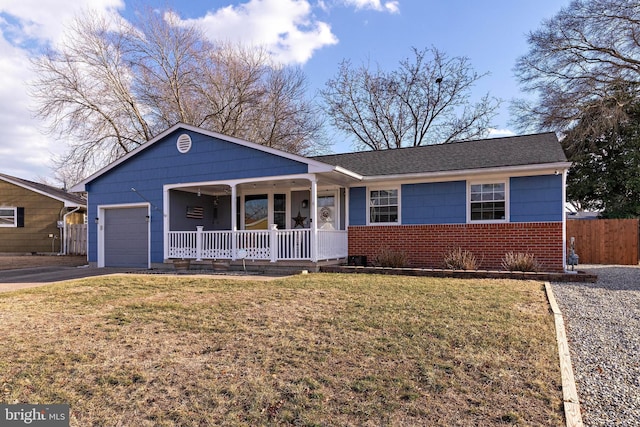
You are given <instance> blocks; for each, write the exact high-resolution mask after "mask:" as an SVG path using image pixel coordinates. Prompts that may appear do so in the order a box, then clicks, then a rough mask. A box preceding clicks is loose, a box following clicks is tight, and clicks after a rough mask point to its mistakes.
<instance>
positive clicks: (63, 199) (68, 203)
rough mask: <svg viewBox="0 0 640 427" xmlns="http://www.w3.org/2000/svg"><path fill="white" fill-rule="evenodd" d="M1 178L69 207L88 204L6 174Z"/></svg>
mask: <svg viewBox="0 0 640 427" xmlns="http://www.w3.org/2000/svg"><path fill="white" fill-rule="evenodd" d="M0 179H2V180H3V181H5V182H8V183H10V184H13V185H17V186H18V187H21V188H24V189H25V190H29V191H33V192H34V193H38V194H40V195H43V196H46V197H49V198H50V199H54V200H57V201H59V202H62V203H64V206H65V207H69V206H72V207H76V206H81V207H85V206H86V204H82V205H81V204H78V203H77V202H76V201H75V200H71V199H68V198H66V197H60V196H57V195H55V194H51V193H48V192H46V191H44V190H41V189H39V188H36V187H32V186H30V185H28V184H26V183H24V182H21V181H17V180H15V179H11V178H9V177H6V176H3V177H0Z"/></svg>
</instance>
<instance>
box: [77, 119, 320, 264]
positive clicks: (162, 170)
mask: <svg viewBox="0 0 640 427" xmlns="http://www.w3.org/2000/svg"><path fill="white" fill-rule="evenodd" d="M182 133H187V134H189V135H190V136H191V140H192V147H191V150H190V151H189V152H188V153H186V154H181V153H179V152H178V150H177V148H176V141H177V138H178V136H179V135H180V134H182ZM307 172H308V168H307V165H306V164H305V163H301V162H297V161H294V160H290V159H286V158H283V157H280V156H277V155H273V154H269V153H265V152H263V151H259V150H254V149H252V148H248V147H244V146H241V145H238V144H234V143H231V142H228V141H224V140H221V139H217V138H212V137H209V136H206V135H202V134H200V133H197V132H190V131H185V130H183V129H179V130H177V131H176V132H173V133H171V134H170V135H168V136H167V137H165V138H163V139H162V140H159V141H156V142H155V143H154V144H153V145H152V146H150V147H149V148H147V149H145V150H143V151H142V152H140V153H139V154H137V155H135V156H133V157H131V158H130V159H128V160H127V161H125V162H123V163H122V164H120V165H118V166H116V167H115V168H113V169H112V170H110V171H108V172H107V173H105V174H104V175H101V176H99V177H98V178H96V179H95V180H93V181H92V182H90V183H89V184H88V185H87V190H88V192H89V206H88V215H89V218H90V219H91V220H90V221H89V233H88V237H89V254H88V257H89V261H92V262H95V261H97V245H96V241H97V229H96V224H95V222H94V221H93V218H96V217H97V216H98V215H97V206H98V205H105V204H125V203H145V202H146V201H145V200H144V199H147V200H148V201H150V202H151V204H152V206H151V262H162V261H163V257H164V254H163V243H162V242H163V235H162V232H163V230H162V226H163V212H162V207H163V203H162V186H163V185H165V184H177V183H189V182H198V181H216V180H227V179H241V178H253V177H263V176H273V175H289V174H299V173H307ZM132 187H133V188H135V189H136V190H137V192H138V193H139V194H137V193H136V192H134V191H132V190H131V188H132ZM143 197H144V199H143Z"/></svg>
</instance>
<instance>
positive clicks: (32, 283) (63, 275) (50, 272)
mask: <svg viewBox="0 0 640 427" xmlns="http://www.w3.org/2000/svg"><path fill="white" fill-rule="evenodd" d="M130 271H132V269H131V268H91V267H87V266H83V267H68V266H46V267H32V268H20V269H13V270H0V292H6V291H14V290H16V289H24V288H32V287H36V286H42V285H46V284H50V283H55V282H61V281H64V280H72V279H82V278H84V277H92V276H103V275H106V274H114V273H125V272H130Z"/></svg>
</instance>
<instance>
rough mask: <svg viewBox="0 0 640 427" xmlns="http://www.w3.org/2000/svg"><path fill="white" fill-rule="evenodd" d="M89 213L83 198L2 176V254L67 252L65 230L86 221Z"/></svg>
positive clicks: (0, 238) (0, 201)
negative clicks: (86, 214)
mask: <svg viewBox="0 0 640 427" xmlns="http://www.w3.org/2000/svg"><path fill="white" fill-rule="evenodd" d="M85 212H86V201H85V200H84V199H83V198H81V197H79V196H76V195H74V194H70V193H67V192H66V191H63V190H60V189H58V188H54V187H51V186H48V185H44V184H40V183H37V182H32V181H27V180H25V179H21V178H16V177H14V176H9V175H5V174H0V252H2V253H18V254H23V253H67V251H66V250H65V249H66V248H65V245H64V242H65V238H64V237H65V236H66V235H67V234H66V232H65V231H66V230H67V227H68V226H69V224H78V223H82V222H84V213H85ZM61 242H62V243H61ZM83 252H84V251H83Z"/></svg>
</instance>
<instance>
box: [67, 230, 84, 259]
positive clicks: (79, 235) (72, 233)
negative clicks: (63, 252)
mask: <svg viewBox="0 0 640 427" xmlns="http://www.w3.org/2000/svg"><path fill="white" fill-rule="evenodd" d="M66 239H67V253H68V254H69V255H86V254H87V224H68V225H67V236H66Z"/></svg>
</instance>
